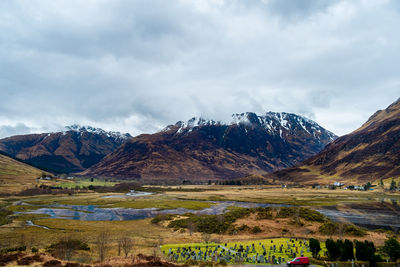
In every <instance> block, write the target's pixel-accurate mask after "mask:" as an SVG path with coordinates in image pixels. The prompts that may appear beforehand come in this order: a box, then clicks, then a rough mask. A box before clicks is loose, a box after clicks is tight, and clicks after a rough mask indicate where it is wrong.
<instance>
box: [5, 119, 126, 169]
mask: <svg viewBox="0 0 400 267" xmlns="http://www.w3.org/2000/svg"><path fill="white" fill-rule="evenodd" d="M130 138H132V136H130V135H129V134H121V133H119V132H106V131H104V130H102V129H99V128H93V127H90V126H87V127H85V126H79V125H72V126H68V127H66V129H65V131H62V132H54V133H42V134H27V135H17V136H12V137H8V138H4V139H0V151H3V152H5V153H7V154H8V155H11V156H12V157H15V158H17V159H21V160H24V161H25V162H26V163H29V164H31V165H33V166H36V167H38V168H40V169H42V170H47V171H50V172H55V173H73V172H79V171H83V170H85V169H87V168H89V167H91V166H92V165H94V164H96V163H98V162H99V161H100V160H101V159H102V158H103V157H104V156H106V155H107V154H109V153H111V152H113V151H114V150H115V149H117V148H118V147H119V146H121V145H122V144H123V143H125V142H126V141H127V140H129V139H130Z"/></svg>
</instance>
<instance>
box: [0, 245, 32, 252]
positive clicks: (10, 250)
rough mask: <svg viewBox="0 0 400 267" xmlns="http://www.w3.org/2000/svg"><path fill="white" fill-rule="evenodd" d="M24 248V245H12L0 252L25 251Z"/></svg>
mask: <svg viewBox="0 0 400 267" xmlns="http://www.w3.org/2000/svg"><path fill="white" fill-rule="evenodd" d="M25 250H26V246H21V247H14V248H5V249H2V250H0V253H9V252H15V251H20V252H22V251H25Z"/></svg>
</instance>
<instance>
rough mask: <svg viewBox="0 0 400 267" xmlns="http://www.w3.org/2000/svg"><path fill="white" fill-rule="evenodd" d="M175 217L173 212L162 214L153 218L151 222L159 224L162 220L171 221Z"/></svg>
mask: <svg viewBox="0 0 400 267" xmlns="http://www.w3.org/2000/svg"><path fill="white" fill-rule="evenodd" d="M173 218H174V215H173V214H160V215H157V216H156V217H154V218H153V219H151V223H154V224H157V223H159V222H161V221H170V220H172V219H173Z"/></svg>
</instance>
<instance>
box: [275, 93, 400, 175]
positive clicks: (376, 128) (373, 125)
mask: <svg viewBox="0 0 400 267" xmlns="http://www.w3.org/2000/svg"><path fill="white" fill-rule="evenodd" d="M274 175H275V176H276V177H277V178H278V179H280V180H285V181H309V182H318V181H320V182H322V183H327V182H330V183H331V182H333V181H342V180H343V181H347V182H350V183H360V182H368V181H371V182H372V181H376V180H379V179H385V178H398V177H399V176H400V99H399V100H397V101H396V102H394V103H393V104H391V105H390V106H389V107H388V108H386V109H384V110H379V111H377V112H376V113H375V114H374V115H372V116H371V117H370V118H369V120H368V121H367V122H366V123H365V124H364V125H362V126H361V127H360V128H359V129H357V130H355V131H354V132H352V133H350V134H348V135H345V136H342V137H340V138H338V139H336V140H335V141H334V142H333V143H331V144H329V145H328V146H327V147H326V148H325V149H324V150H323V151H322V152H321V153H319V154H318V155H316V156H314V157H312V158H310V159H308V160H306V161H305V162H304V163H302V164H301V165H299V166H297V167H294V168H290V169H287V170H282V171H278V172H277V173H275V174H274Z"/></svg>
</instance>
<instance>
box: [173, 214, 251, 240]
mask: <svg viewBox="0 0 400 267" xmlns="http://www.w3.org/2000/svg"><path fill="white" fill-rule="evenodd" d="M250 212H251V210H250V209H248V208H233V209H231V210H230V211H229V212H227V213H225V214H223V215H198V216H194V215H190V218H185V219H180V220H174V221H171V222H170V223H169V224H168V227H171V228H174V229H176V230H178V229H180V228H188V226H189V221H191V222H192V226H194V227H193V228H194V229H196V230H197V231H198V232H202V233H207V234H222V233H225V232H226V231H227V230H228V229H232V228H233V227H232V224H233V223H234V222H235V221H236V220H237V219H239V218H243V217H245V216H248V215H249V214H250Z"/></svg>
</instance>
